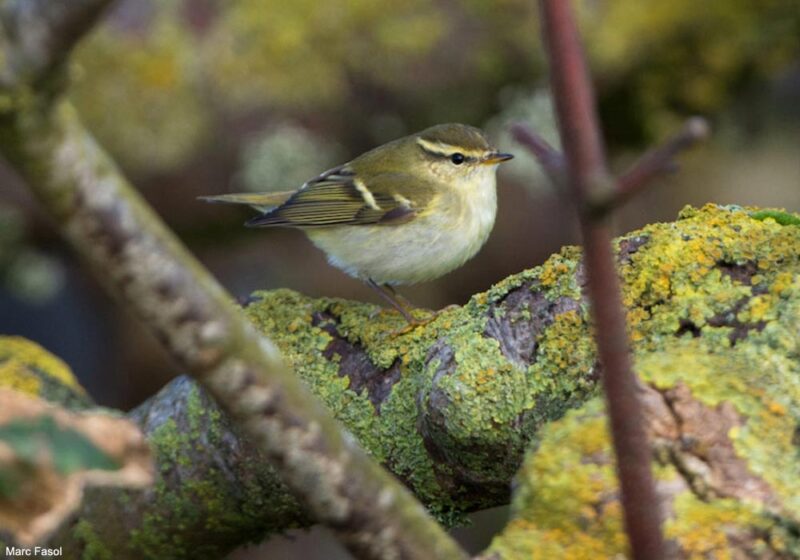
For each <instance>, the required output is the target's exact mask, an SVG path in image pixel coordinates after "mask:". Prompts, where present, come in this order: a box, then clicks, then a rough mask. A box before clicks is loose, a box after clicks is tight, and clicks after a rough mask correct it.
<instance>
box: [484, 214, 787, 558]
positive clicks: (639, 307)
mask: <svg viewBox="0 0 800 560" xmlns="http://www.w3.org/2000/svg"><path fill="white" fill-rule="evenodd" d="M683 216H684V219H683V220H681V221H679V222H677V223H675V224H674V226H673V225H661V226H649V227H648V228H645V230H644V231H643V232H642V233H649V235H648V238H649V239H648V242H647V243H646V244H645V245H644V246H642V247H640V248H639V249H638V250H637V251H636V252H635V253H634V254H633V256H632V258H631V263H630V265H629V266H625V267H623V269H622V271H623V274H624V276H625V279H626V284H625V287H624V289H625V295H626V300H627V301H628V304H629V306H630V307H629V312H628V318H629V322H630V324H631V333H632V336H633V338H634V340H636V341H637V342H636V344H635V363H636V369H637V372H638V374H639V377H640V380H641V385H640V388H639V393H640V395H641V397H642V400H643V403H644V407H645V417H646V422H645V426H646V428H647V431H648V433H649V436H650V438H651V440H652V441H653V442H654V447H655V457H654V461H653V467H654V472H655V473H656V480H657V491H658V497H659V500H658V502H659V503H658V506H659V507H660V509H661V511H662V514H663V517H664V519H665V520H666V523H665V527H664V528H665V537H666V538H667V539H668V541H667V543H668V553H669V557H670V558H734V559H739V558H741V559H744V558H787V559H789V558H798V557H800V499H798V496H800V482H799V481H800V461H798V460H797V457H798V445H800V438H798V435H797V434H798V425H800V424H799V423H798V421H799V420H800V385H798V383H797V379H798V378H800V377H799V376H800V353H799V352H798V350H800V346H798V339H797V324H798V321H800V282H799V280H800V259H799V258H798V255H797V247H798V243H799V242H800V229H798V228H797V227H796V226H794V225H787V226H782V225H780V224H779V223H778V221H773V220H772V219H769V220H767V221H766V222H760V221H757V220H754V219H753V218H752V217H751V216H750V214H749V213H747V212H745V211H743V210H742V209H741V208H737V207H728V208H715V207H706V208H704V209H702V210H700V211H698V210H693V209H689V210H685V211H684V213H683ZM636 268H640V270H639V272H638V273H634V271H635V270H636ZM539 438H540V439H539V440H538V441H537V445H535V446H533V447H532V448H531V449H530V451H529V453H528V455H527V458H526V460H525V463H524V465H523V468H522V469H521V471H520V473H519V474H518V476H517V484H516V490H515V495H514V499H513V502H512V504H513V512H514V513H513V518H512V521H511V522H510V523H509V525H508V526H507V527H506V529H505V530H504V531H503V533H502V534H501V535H500V536H498V537H496V538H495V540H494V542H493V544H492V546H491V548H490V549H489V550H488V551H487V552H486V553H485V554H484V555H483V557H484V558H487V559H489V558H491V559H495V560H500V559H509V560H510V559H517V558H528V557H532V556H533V557H542V558H613V557H616V556H618V555H622V554H626V553H627V552H628V550H627V546H626V539H625V535H624V532H623V527H622V515H621V508H620V503H619V487H618V484H617V481H616V478H615V477H614V476H613V472H614V458H613V453H612V451H611V443H610V439H609V435H608V432H607V428H606V421H605V419H604V414H603V405H602V401H600V400H599V399H592V400H590V401H589V402H587V403H586V404H585V405H583V406H581V407H580V409H578V410H576V411H573V412H570V413H568V414H567V415H566V417H565V418H563V419H562V420H559V421H557V422H554V423H552V424H550V425H548V426H547V427H545V428H544V429H543V430H542V431H541V433H540V434H539ZM567 473H568V474H567Z"/></svg>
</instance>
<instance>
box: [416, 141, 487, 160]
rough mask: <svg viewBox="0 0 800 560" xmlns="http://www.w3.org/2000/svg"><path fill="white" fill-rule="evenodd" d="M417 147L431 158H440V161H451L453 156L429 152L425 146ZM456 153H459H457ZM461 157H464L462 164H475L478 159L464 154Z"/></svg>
mask: <svg viewBox="0 0 800 560" xmlns="http://www.w3.org/2000/svg"><path fill="white" fill-rule="evenodd" d="M419 147H420V149H421V150H422V151H423V152H425V153H426V154H428V155H429V156H433V157H435V158H440V159H446V160H448V161H451V158H452V157H453V156H454V155H455V154H453V153H452V152H438V151H435V150H429V149H428V148H426V147H425V146H422V145H420V146H419ZM458 153H461V152H458ZM461 155H462V156H463V157H464V161H463V162H462V163H475V162H476V161H478V158H476V157H474V156H468V155H464V154H461Z"/></svg>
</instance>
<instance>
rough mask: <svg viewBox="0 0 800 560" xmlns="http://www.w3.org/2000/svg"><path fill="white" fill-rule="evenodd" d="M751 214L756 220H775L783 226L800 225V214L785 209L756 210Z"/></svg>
mask: <svg viewBox="0 0 800 560" xmlns="http://www.w3.org/2000/svg"><path fill="white" fill-rule="evenodd" d="M750 216H752V217H753V218H754V219H756V220H775V222H777V223H779V224H780V225H782V226H800V216H798V215H797V214H793V213H790V212H786V211H784V210H756V211H755V212H751V213H750Z"/></svg>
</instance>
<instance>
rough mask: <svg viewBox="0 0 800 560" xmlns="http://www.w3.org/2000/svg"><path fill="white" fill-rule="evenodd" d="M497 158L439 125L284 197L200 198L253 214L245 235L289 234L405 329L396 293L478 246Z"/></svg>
mask: <svg viewBox="0 0 800 560" xmlns="http://www.w3.org/2000/svg"><path fill="white" fill-rule="evenodd" d="M513 157H514V156H513V155H512V154H508V153H503V152H499V151H497V150H496V149H495V148H494V147H493V146H492V145H491V143H490V142H489V140H488V138H487V137H486V135H485V134H484V133H483V132H482V131H481V130H480V129H478V128H475V127H473V126H469V125H465V124H458V123H450V124H439V125H435V126H432V127H430V128H427V129H425V130H422V131H421V132H417V133H415V134H411V135H408V136H405V137H402V138H399V139H397V140H393V141H390V142H388V143H386V144H383V145H381V146H378V147H376V148H374V149H372V150H370V151H368V152H365V153H363V154H361V155H360V156H358V157H356V158H355V159H353V160H351V161H350V162H348V163H345V164H343V165H339V166H337V167H334V168H332V169H329V170H328V171H325V172H324V173H322V174H320V175H319V176H317V177H315V178H313V179H311V180H309V181H307V182H306V183H304V184H303V185H302V186H301V187H300V188H299V189H296V190H293V191H283V192H266V193H236V194H221V195H215V196H204V197H200V198H201V199H202V200H205V201H207V202H214V203H226V204H241V205H247V206H250V207H252V208H254V209H256V210H257V211H258V212H259V214H258V215H257V216H255V217H254V218H252V219H250V220H248V221H247V222H246V223H245V225H246V226H247V227H258V228H260V227H288V228H298V229H300V230H302V231H304V232H305V233H306V235H307V236H308V237H309V239H310V240H311V241H312V243H314V245H316V246H317V247H318V248H320V249H321V250H322V251H323V252H324V253H325V254H326V255H327V259H328V262H329V263H330V264H331V265H333V266H335V267H337V268H339V269H341V270H342V271H344V272H345V273H347V274H348V275H350V276H352V277H354V278H358V279H360V280H362V281H364V282H365V283H366V284H367V285H368V286H370V287H371V288H373V289H374V290H375V291H376V292H377V293H378V294H379V295H380V296H381V297H382V298H383V299H384V300H385V301H386V302H387V303H389V304H390V305H391V306H392V307H394V308H395V309H396V310H397V311H398V312H399V313H400V314H401V315H402V316H403V317H404V318H405V320H406V321H407V322H408V324H409V325H417V324H421V323H423V322H426V321H420V320H418V319H415V318H414V316H413V314H412V311H413V306H412V305H411V304H410V303H409V302H408V301H407V300H406V299H405V298H403V297H402V296H400V295H399V294H398V293H397V292H396V291H395V286H400V285H410V284H417V283H420V282H427V281H430V280H434V279H436V278H439V277H440V276H443V275H445V274H447V273H448V272H450V271H452V270H454V269H456V268H458V267H460V266H461V265H463V264H464V263H465V262H466V261H467V260H469V259H471V258H472V257H473V256H475V254H476V253H477V252H478V251H479V250H480V248H481V247H482V246H483V245H484V243H486V240H487V239H488V237H489V234H490V233H491V231H492V228H493V227H494V223H495V217H496V215H497V189H496V184H497V182H496V171H497V168H498V166H499V164H501V163H503V162H505V161H508V160H510V159H512V158H513Z"/></svg>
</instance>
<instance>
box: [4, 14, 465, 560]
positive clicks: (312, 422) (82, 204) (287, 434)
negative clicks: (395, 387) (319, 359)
mask: <svg viewBox="0 0 800 560" xmlns="http://www.w3.org/2000/svg"><path fill="white" fill-rule="evenodd" d="M22 4H23V3H14V4H9V9H10V12H9V13H10V14H11V16H15V17H16V16H18V17H16V19H14V18H13V17H12V19H13V23H14V24H15V25H11V26H8V28H7V29H6V33H5V37H4V39H5V41H6V47H5V48H6V50H7V51H8V52H10V53H21V54H20V56H19V57H17V59H16V60H12V65H11V68H12V69H13V71H12V72H10V73H7V74H8V76H9V79H7V80H6V81H5V83H4V84H3V85H4V89H3V92H2V93H3V94H4V95H5V96H6V97H7V98H8V99H9V100H13V101H10V102H8V103H5V104H4V108H5V112H4V113H3V114H2V115H0V149H2V152H3V154H4V155H5V156H6V158H7V159H8V160H9V162H10V163H11V164H12V165H13V167H14V168H15V169H16V170H17V171H18V172H19V173H20V175H21V176H22V177H23V178H24V179H25V180H26V181H27V183H28V184H29V186H30V188H31V190H32V191H33V192H34V193H35V194H36V195H37V196H38V198H39V200H40V201H41V203H42V204H43V206H44V207H45V208H46V209H47V210H48V211H49V212H50V214H51V216H52V217H53V218H54V220H55V221H56V223H58V224H59V226H60V228H61V230H62V232H63V233H64V235H65V236H66V238H67V239H68V240H69V241H70V242H71V243H72V244H73V246H74V247H75V248H76V249H77V250H78V251H79V252H80V253H81V254H82V255H83V256H84V257H85V258H86V260H87V262H88V263H89V265H90V266H91V267H93V268H94V269H95V271H96V272H97V273H98V275H99V277H100V278H101V280H102V281H103V282H104V283H105V284H106V286H107V287H108V288H109V290H110V291H111V292H112V293H114V294H115V295H116V296H118V298H119V299H120V300H121V301H122V302H123V303H124V304H125V305H126V306H128V307H129V308H130V309H131V310H133V311H134V312H135V313H137V314H138V316H139V317H140V318H141V319H142V321H143V322H144V324H145V325H146V326H147V327H149V328H150V330H151V331H152V332H153V333H154V334H155V335H156V336H157V337H158V338H159V339H160V340H161V341H162V343H163V344H164V346H165V347H166V348H167V350H168V351H169V352H170V353H171V355H172V356H173V358H174V359H175V360H176V362H177V363H178V364H179V365H180V367H181V368H183V369H185V370H186V371H188V372H190V373H191V374H192V375H193V376H194V377H195V378H196V379H198V381H199V382H200V383H201V384H203V386H204V387H206V388H207V390H208V391H209V393H210V394H211V395H213V397H214V398H215V399H216V400H217V401H218V402H220V403H221V404H222V405H223V406H224V407H225V409H226V410H227V411H228V412H229V414H230V415H231V417H232V418H233V419H234V421H235V422H237V423H238V424H239V425H240V426H242V428H243V430H244V431H245V433H247V434H248V435H249V437H250V438H251V441H252V444H253V445H255V446H258V447H259V448H260V449H262V450H263V451H264V453H265V455H266V456H268V457H269V459H270V460H271V461H273V464H274V465H275V466H276V468H277V470H278V471H279V472H280V473H281V476H282V477H283V480H285V481H286V483H287V484H288V486H289V487H290V488H292V491H293V492H294V493H295V494H296V495H297V496H299V497H300V498H301V500H302V502H303V504H304V506H305V507H307V508H308V509H309V511H310V512H312V514H313V515H314V516H315V517H316V519H318V520H319V521H321V522H323V523H325V524H327V525H329V526H330V527H332V528H333V530H334V532H335V533H336V534H337V535H338V536H339V537H340V539H341V540H342V541H343V543H344V544H345V545H346V546H348V547H349V548H350V549H351V550H352V551H354V552H355V553H356V554H358V555H361V556H363V557H367V558H394V557H397V558H401V557H402V558H430V557H431V555H433V556H434V557H437V558H461V557H463V552H462V551H461V550H460V549H459V548H458V546H457V545H456V544H455V543H454V541H452V539H450V538H449V537H448V536H447V535H446V533H445V532H444V531H443V529H442V528H441V527H440V526H439V525H438V524H436V523H435V522H433V520H431V519H430V518H429V517H428V516H427V514H426V513H425V511H424V509H423V508H422V506H421V505H420V504H419V503H418V502H417V501H416V500H414V498H413V497H412V496H411V494H410V493H409V492H408V491H406V490H405V489H404V488H403V487H402V486H401V485H400V484H399V483H398V482H397V481H396V480H395V479H393V478H392V477H391V476H390V475H389V474H388V473H386V472H385V471H384V470H383V469H381V468H380V467H379V466H378V465H377V464H376V463H375V462H374V461H372V460H371V459H370V458H369V457H368V456H367V455H366V454H364V452H363V451H362V450H361V449H360V448H359V447H358V445H357V444H356V443H355V442H354V441H353V440H352V438H350V437H349V436H348V435H346V434H345V433H343V432H342V431H341V430H340V428H339V426H338V425H337V424H336V423H335V422H334V421H333V419H332V418H331V417H330V415H329V413H328V412H327V411H326V410H325V409H324V408H323V407H322V406H320V404H319V403H318V402H317V401H316V400H315V399H314V398H313V397H312V396H311V395H310V393H309V392H308V391H307V390H306V389H305V388H304V387H303V386H302V384H301V383H300V381H298V380H297V378H296V377H294V376H293V374H292V372H291V370H290V369H289V368H288V367H286V365H285V364H284V362H283V361H282V359H281V357H280V354H279V352H278V351H277V349H276V348H275V347H274V345H273V344H271V343H270V342H269V341H268V340H267V339H265V338H263V337H261V336H260V335H258V334H257V333H256V332H255V331H254V329H252V327H251V326H250V325H249V324H248V323H247V321H245V320H244V318H243V316H242V314H241V313H240V312H239V311H238V310H237V309H235V307H234V306H233V305H232V303H231V302H230V300H229V297H228V296H227V295H226V294H225V292H224V291H223V290H222V288H221V287H220V286H219V285H218V284H217V283H216V282H215V281H214V279H213V278H212V277H211V276H210V275H209V274H208V273H207V272H206V271H205V270H204V269H202V267H201V266H200V265H199V264H198V263H197V262H196V261H195V260H194V259H193V258H192V257H191V255H189V254H188V252H187V251H186V250H185V249H184V248H183V247H182V245H181V244H180V242H179V241H178V240H177V239H176V238H175V237H174V236H173V235H172V234H171V233H170V232H169V231H168V230H167V229H166V227H165V226H164V225H163V224H162V223H161V222H160V220H159V219H158V217H157V216H155V214H154V213H153V212H152V211H151V210H150V209H149V208H148V207H147V205H146V204H145V203H144V202H143V201H142V200H141V198H140V197H139V196H138V195H137V194H136V193H135V191H134V190H133V189H132V188H131V187H130V185H128V184H127V182H126V181H125V179H124V178H123V177H122V175H121V174H120V172H119V171H118V170H117V169H116V167H115V166H114V164H113V162H112V161H110V160H109V158H108V157H107V156H106V155H105V153H104V152H103V151H102V149H101V148H100V147H99V146H98V145H97V144H96V143H95V142H94V140H93V138H92V137H91V135H90V134H89V133H88V132H87V131H86V130H85V129H84V128H83V126H82V125H81V123H80V122H79V119H78V117H77V115H76V114H75V112H74V110H73V109H72V107H71V106H70V105H69V104H68V103H66V102H65V101H64V100H63V99H62V98H61V97H60V95H59V91H58V88H57V87H52V84H51V85H47V86H45V85H44V83H43V82H44V81H46V80H42V79H40V78H43V77H45V76H44V75H43V74H42V72H45V71H46V70H49V69H54V68H55V67H54V66H53V65H52V60H51V61H50V62H47V63H46V64H43V65H40V59H41V60H42V61H47V60H48V55H49V56H51V57H58V56H61V52H62V50H68V48H69V47H70V46H71V45H72V44H73V43H74V41H76V40H77V38H78V37H79V36H80V35H81V34H82V33H83V32H85V31H86V30H87V29H88V27H89V26H90V24H91V22H92V19H93V18H92V17H89V15H91V14H94V12H93V11H92V10H91V9H89V7H90V6H98V7H99V6H100V5H101V3H99V2H97V3H92V2H75V3H66V2H53V1H50V2H43V1H36V2H30V3H27V4H26V5H27V6H29V7H30V8H31V12H30V13H28V12H26V11H25V9H24V8H23V6H22ZM14 7H16V8H17V11H14V10H13V9H12V8H14ZM72 10H74V12H72ZM70 14H74V17H72V15H70ZM11 16H9V17H11ZM9 30H10V32H9ZM38 30H44V31H43V33H44V34H45V36H44V37H43V38H41V44H43V45H45V47H44V48H43V49H42V52H40V51H39V50H37V48H36V44H38V43H36V42H32V43H31V44H32V45H33V46H31V47H30V48H28V46H27V45H28V43H27V41H28V37H29V33H38ZM50 32H52V34H53V35H52V37H48V36H47V33H50ZM56 35H58V38H56ZM37 41H38V39H37ZM40 55H41V56H40ZM53 60H54V59H53Z"/></svg>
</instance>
